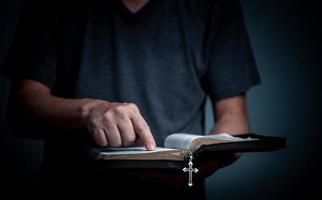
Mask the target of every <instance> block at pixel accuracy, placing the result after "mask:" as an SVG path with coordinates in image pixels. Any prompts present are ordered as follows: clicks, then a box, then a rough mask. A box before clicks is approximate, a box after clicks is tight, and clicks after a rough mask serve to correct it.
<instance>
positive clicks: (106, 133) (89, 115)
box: [8, 80, 155, 150]
mask: <svg viewBox="0 0 322 200" xmlns="http://www.w3.org/2000/svg"><path fill="white" fill-rule="evenodd" d="M8 116H9V124H11V127H12V128H13V129H14V127H17V126H23V127H28V126H30V125H31V126H36V125H37V126H42V127H46V128H47V129H48V130H52V129H57V130H81V129H87V130H88V131H89V133H90V134H91V136H92V137H93V139H94V140H95V142H96V143H97V144H98V145H100V146H107V145H109V146H113V147H116V146H122V145H123V146H127V145H131V144H132V143H134V142H138V143H141V144H143V145H144V146H146V147H147V148H148V149H150V150H152V149H154V148H155V141H154V139H153V136H152V133H151V131H150V128H149V126H148V125H147V123H146V122H145V120H144V119H143V117H142V116H141V114H140V112H139V109H138V108H137V106H136V105H135V104H133V103H114V102H108V101H103V100H97V99H65V98H59V97H56V96H53V95H52V94H51V90H50V88H48V87H47V86H46V85H44V84H42V83H40V82H37V81H33V80H22V81H20V82H14V84H13V88H12V92H11V98H10V102H9V109H8ZM20 122H23V123H20ZM17 123H18V124H17ZM26 125H27V126H26ZM26 132H29V131H26ZM40 137H44V135H40Z"/></svg>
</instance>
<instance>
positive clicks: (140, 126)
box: [137, 123, 149, 132]
mask: <svg viewBox="0 0 322 200" xmlns="http://www.w3.org/2000/svg"><path fill="white" fill-rule="evenodd" d="M148 129H149V127H148V126H147V124H144V123H142V124H140V125H138V126H137V131H139V132H143V131H146V130H148Z"/></svg>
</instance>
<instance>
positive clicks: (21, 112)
mask: <svg viewBox="0 0 322 200" xmlns="http://www.w3.org/2000/svg"><path fill="white" fill-rule="evenodd" d="M16 87H17V88H15V89H13V90H12V94H11V100H10V104H9V110H8V117H9V124H10V126H11V127H12V128H13V129H16V130H18V129H19V132H21V130H26V131H28V130H53V129H57V130H78V129H82V128H84V127H85V126H84V123H83V122H84V120H83V118H84V116H85V115H84V114H85V113H84V112H85V111H86V109H85V108H86V105H88V104H89V103H90V101H91V100H89V99H64V98H59V97H56V96H53V95H51V94H50V90H49V89H48V88H47V87H44V85H41V84H38V83H35V82H31V81H29V82H28V81H26V82H24V83H21V84H19V86H16ZM37 136H38V135H37ZM40 137H42V136H40Z"/></svg>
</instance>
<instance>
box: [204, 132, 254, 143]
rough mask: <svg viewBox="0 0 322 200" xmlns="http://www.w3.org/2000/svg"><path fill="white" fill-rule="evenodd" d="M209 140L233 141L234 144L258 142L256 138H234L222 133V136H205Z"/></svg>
mask: <svg viewBox="0 0 322 200" xmlns="http://www.w3.org/2000/svg"><path fill="white" fill-rule="evenodd" d="M205 137H207V138H214V139H217V140H225V141H232V142H239V141H249V140H258V139H256V138H250V137H249V138H240V137H237V136H232V135H230V134H228V133H220V134H212V135H207V136H205Z"/></svg>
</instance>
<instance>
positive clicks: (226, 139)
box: [85, 133, 286, 187]
mask: <svg viewBox="0 0 322 200" xmlns="http://www.w3.org/2000/svg"><path fill="white" fill-rule="evenodd" d="M284 147H286V139H285V138H282V137H272V136H263V135H257V134H253V133H249V134H243V135H239V136H232V135H230V134H227V133H222V134H215V135H195V134H188V133H174V134H171V135H169V136H168V137H166V139H165V142H164V147H156V149H155V150H153V151H148V150H146V149H145V148H144V147H119V148H109V147H106V148H97V147H96V148H95V147H94V148H90V147H86V148H85V149H86V152H87V156H88V158H89V159H90V160H92V161H94V162H96V164H98V165H99V166H100V168H102V167H103V168H114V169H125V170H129V169H130V170H133V169H150V170H151V169H158V170H165V169H166V170H167V169H171V170H173V169H175V170H181V171H183V172H184V173H188V177H189V178H188V185H189V186H190V187H191V186H192V185H193V183H192V176H193V173H197V172H198V171H199V170H198V167H199V163H202V161H204V160H207V159H204V158H205V157H208V161H209V158H210V159H216V155H217V156H218V155H219V154H221V155H223V154H224V153H227V152H228V153H235V152H237V153H242V152H260V151H275V150H279V149H282V148H284Z"/></svg>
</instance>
